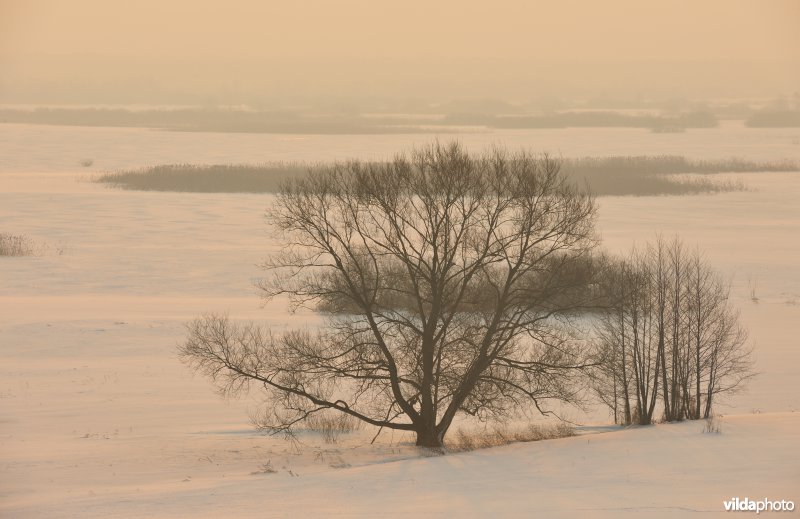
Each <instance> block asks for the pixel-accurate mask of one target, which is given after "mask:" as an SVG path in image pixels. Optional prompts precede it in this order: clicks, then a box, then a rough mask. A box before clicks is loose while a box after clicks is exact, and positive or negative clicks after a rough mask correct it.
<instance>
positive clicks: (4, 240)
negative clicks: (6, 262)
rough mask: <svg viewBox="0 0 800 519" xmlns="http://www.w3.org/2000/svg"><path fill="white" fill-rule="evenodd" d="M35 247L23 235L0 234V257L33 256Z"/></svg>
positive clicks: (31, 241)
mask: <svg viewBox="0 0 800 519" xmlns="http://www.w3.org/2000/svg"><path fill="white" fill-rule="evenodd" d="M35 253H36V246H35V244H34V243H33V240H31V239H30V238H29V237H28V236H26V235H25V234H8V233H0V256H33V255H34V254H35Z"/></svg>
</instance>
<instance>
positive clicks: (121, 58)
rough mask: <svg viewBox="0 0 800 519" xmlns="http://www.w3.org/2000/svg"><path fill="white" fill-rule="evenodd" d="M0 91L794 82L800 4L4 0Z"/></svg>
mask: <svg viewBox="0 0 800 519" xmlns="http://www.w3.org/2000/svg"><path fill="white" fill-rule="evenodd" d="M0 66H2V70H3V72H2V76H1V77H0V102H2V101H6V102H8V101H9V100H10V101H13V100H19V101H25V99H22V98H24V97H26V96H28V97H37V96H38V97H40V98H42V99H41V101H43V102H47V101H48V99H44V98H45V97H48V96H49V97H50V100H49V101H51V102H58V101H59V99H61V100H62V101H69V99H70V98H74V99H73V100H76V101H77V100H80V101H82V102H91V100H95V101H96V102H110V101H114V100H115V99H118V100H119V101H120V102H124V101H127V102H151V103H159V102H176V101H179V100H180V99H182V98H185V99H187V102H197V101H198V100H203V99H207V100H209V101H217V102H230V103H236V102H241V101H242V100H249V99H251V98H254V97H255V98H262V99H269V97H270V96H273V97H275V98H291V97H292V96H295V97H297V96H300V97H302V96H318V97H324V96H326V95H330V96H332V97H341V98H348V97H352V98H358V97H360V96H375V97H381V96H389V97H391V96H395V97H397V96H400V97H403V96H404V97H419V98H440V99H441V98H451V99H457V98H465V97H496V98H501V99H510V100H519V99H529V98H536V97H538V96H552V95H563V96H565V97H569V96H579V97H587V96H592V95H597V96H636V95H639V96H642V95H644V96H647V95H651V94H652V95H658V96H662V97H663V96H667V95H669V94H670V93H671V92H673V91H674V94H675V95H676V96H678V95H680V96H692V95H698V96H707V97H709V96H713V97H732V96H741V95H759V94H760V95H777V94H784V95H786V94H791V93H793V92H795V91H797V90H800V0H750V1H743V0H703V1H700V0H694V1H674V0H670V1H643V0H635V1H633V0H631V1H592V0H588V1H580V2H579V1H563V0H562V1H558V2H554V1H548V2H533V1H526V2H523V1H497V0H496V1H493V2H486V1H481V2H467V1H464V0H461V1H453V0H445V1H432V0H429V1H425V2H423V1H416V0H411V1H404V2H384V1H377V0H372V1H355V0H295V1H280V2H278V1H251V0H238V1H235V0H230V1H226V2H203V1H196V0H195V1H187V0H158V1H153V0H138V1H137V2H127V1H113V0H69V1H67V0H0Z"/></svg>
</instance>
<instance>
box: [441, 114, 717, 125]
mask: <svg viewBox="0 0 800 519" xmlns="http://www.w3.org/2000/svg"><path fill="white" fill-rule="evenodd" d="M443 121H444V124H449V125H466V126H475V125H479V126H488V127H490V128H506V129H515V128H520V129H523V128H568V127H581V128H592V127H597V128H608V127H618V128H653V129H660V128H678V129H681V128H714V127H716V126H717V125H718V124H719V122H718V121H717V118H716V117H715V116H714V114H712V113H710V112H692V113H685V114H680V115H643V114H626V113H622V112H614V111H589V112H559V113H554V114H548V115H478V114H455V115H448V116H446V117H445V118H444V120H443Z"/></svg>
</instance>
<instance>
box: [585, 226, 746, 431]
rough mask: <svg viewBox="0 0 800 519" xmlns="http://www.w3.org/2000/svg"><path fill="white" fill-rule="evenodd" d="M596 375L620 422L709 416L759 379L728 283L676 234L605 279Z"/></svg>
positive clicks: (628, 260) (599, 391) (600, 390)
mask: <svg viewBox="0 0 800 519" xmlns="http://www.w3.org/2000/svg"><path fill="white" fill-rule="evenodd" d="M605 282H606V283H607V285H608V288H607V294H608V297H609V305H608V308H607V309H606V311H604V312H603V313H602V314H601V318H600V325H599V327H598V330H599V331H598V337H599V341H600V352H599V353H600V356H599V361H598V368H597V371H596V376H595V378H594V384H595V389H596V392H597V394H598V395H599V397H600V398H601V400H602V401H603V402H604V403H605V404H606V405H608V407H609V408H610V409H611V410H612V412H613V415H614V419H615V421H616V422H618V423H624V424H631V423H638V424H649V423H652V422H653V420H654V418H656V417H658V416H659V415H657V413H661V415H660V416H661V417H662V418H663V419H664V420H667V421H674V420H683V419H698V418H708V417H709V416H710V415H711V413H712V410H713V406H714V404H715V402H716V398H717V396H718V395H720V394H722V393H728V392H734V391H736V390H737V389H739V388H740V387H741V386H742V383H743V382H744V381H745V380H747V379H748V378H749V377H751V376H752V370H751V367H752V360H751V354H750V350H749V347H748V346H747V334H746V332H745V330H744V329H743V328H742V327H741V326H740V324H739V320H738V313H737V312H736V311H735V310H734V309H733V308H732V307H731V305H730V303H729V288H728V286H727V284H726V283H725V282H724V281H723V280H722V279H721V278H720V276H719V275H718V274H716V273H715V272H714V271H713V269H711V268H710V267H709V265H708V264H707V263H706V262H705V260H704V259H703V257H702V255H701V254H700V252H699V251H698V250H688V249H687V248H686V247H685V246H684V245H683V244H682V243H681V242H680V241H679V240H678V239H677V238H675V239H673V240H672V241H669V242H667V241H665V240H664V239H662V238H658V240H657V241H656V243H655V244H652V245H648V246H647V247H646V248H645V249H643V250H635V251H633V252H632V253H631V254H630V255H629V256H628V257H627V258H625V259H623V260H620V261H618V262H617V263H616V265H614V266H613V268H611V269H610V273H609V274H608V275H607V276H606V281H605Z"/></svg>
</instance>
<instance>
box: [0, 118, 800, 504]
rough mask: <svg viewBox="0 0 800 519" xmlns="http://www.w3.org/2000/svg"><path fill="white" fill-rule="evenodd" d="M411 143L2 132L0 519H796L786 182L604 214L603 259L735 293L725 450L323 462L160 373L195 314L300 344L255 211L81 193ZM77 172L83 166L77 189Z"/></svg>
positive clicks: (623, 437)
mask: <svg viewBox="0 0 800 519" xmlns="http://www.w3.org/2000/svg"><path fill="white" fill-rule="evenodd" d="M714 132H716V133H714ZM461 138H462V140H464V141H465V143H467V144H468V145H470V146H472V147H476V148H481V147H483V146H484V145H486V144H488V143H492V142H504V143H506V144H508V145H509V146H518V145H521V144H525V145H526V146H535V147H536V148H537V149H542V150H549V151H554V152H561V153H563V154H564V155H569V156H575V155H587V154H589V155H601V154H605V155H608V154H615V153H618V154H626V155H636V154H667V153H672V154H683V155H687V156H691V157H695V158H704V157H707V158H712V157H715V158H725V157H729V156H731V155H736V156H740V157H742V158H749V159H758V160H770V159H785V158H789V159H795V160H798V159H800V131H798V130H796V129H788V130H747V129H744V128H738V127H734V128H723V129H721V130H714V131H712V130H697V131H694V130H692V131H690V132H687V133H686V134H650V133H647V132H644V131H641V130H624V129H620V130H597V129H590V130H586V129H584V130H574V131H570V130H555V131H553V130H549V131H527V132H504V133H503V134H502V135H499V134H488V135H487V134H470V135H467V136H461ZM423 140H424V138H423V137H421V136H367V137H359V136H349V137H347V136H310V137H304V138H301V139H300V140H297V139H295V138H294V137H291V136H274V135H273V136H269V135H267V136H264V135H241V136H240V135H222V134H178V133H165V132H149V131H146V130H134V129H98V128H67V127H61V128H55V127H35V126H20V125H0V232H11V233H14V234H18V233H25V234H28V235H29V236H30V237H31V238H32V239H34V240H36V241H37V242H39V243H41V244H46V245H47V247H46V248H45V249H44V251H43V254H42V255H40V256H36V257H23V258H0V516H2V517H231V516H238V517H268V516H281V517H293V516H303V515H306V516H321V515H325V516H327V515H340V516H352V515H362V516H373V515H376V514H377V513H378V511H382V513H384V514H387V515H392V514H395V515H401V514H406V513H411V512H414V513H421V514H423V515H440V516H449V515H453V514H454V513H457V514H458V515H461V516H467V517H469V516H486V515H494V516H497V517H502V516H526V517H527V516H531V515H534V514H538V515H540V516H543V517H580V516H583V517H617V516H620V515H623V514H625V513H627V514H629V515H632V516H633V515H637V516H638V515H652V516H673V515H683V514H685V513H687V512H691V511H699V512H712V514H711V515H714V513H720V514H721V513H724V512H723V510H724V509H723V504H722V501H723V500H727V499H731V498H732V497H737V496H738V497H741V498H744V497H750V498H751V499H762V498H770V499H781V498H783V499H792V500H794V501H795V502H797V501H798V500H800V493H798V491H797V489H798V488H800V454H798V450H797V447H798V445H799V444H800V412H798V410H800V393H799V392H798V391H797V389H796V388H797V386H796V380H797V377H798V375H800V350H799V349H798V347H797V346H798V342H797V337H800V304H798V303H800V268H799V267H798V266H799V265H800V239H798V237H800V203H798V200H800V174H797V173H770V174H764V173H760V174H741V175H735V176H733V177H734V178H735V179H738V180H742V181H743V182H744V183H745V184H746V185H747V186H748V187H750V188H751V190H750V191H746V192H739V193H726V194H719V195H698V196H691V197H679V198H676V197H639V198H632V197H609V198H602V199H600V222H599V230H600V232H601V233H602V235H603V241H604V246H605V247H607V248H608V249H610V250H614V251H625V250H627V249H628V248H630V247H631V246H632V245H633V244H634V243H641V242H643V241H645V240H649V239H652V238H653V236H654V235H655V233H656V232H658V231H661V232H664V233H666V234H671V233H674V232H677V233H680V235H681V236H682V237H683V238H684V240H685V241H686V242H687V243H688V244H690V245H692V244H695V243H696V244H698V245H699V246H700V247H701V248H702V249H703V250H705V251H706V254H707V256H708V258H709V260H710V261H711V262H712V263H713V264H715V265H717V266H718V267H719V268H720V270H721V271H723V272H724V273H725V274H726V275H728V276H730V277H731V281H732V286H733V296H734V298H735V300H736V302H737V305H738V306H739V308H740V309H741V312H742V319H743V322H744V324H745V325H746V326H747V327H748V328H749V330H750V336H751V339H752V341H753V343H754V345H755V348H756V353H757V365H756V369H757V370H758V371H760V372H761V373H762V374H761V375H760V376H759V377H758V378H757V379H755V380H754V381H753V382H752V383H751V384H750V388H749V390H748V391H747V392H746V393H744V394H742V395H738V396H736V397H735V398H734V399H732V400H731V401H730V402H728V405H727V406H725V407H722V408H720V411H721V412H723V413H724V414H725V417H724V418H723V419H722V420H721V429H722V432H721V434H703V433H702V428H703V425H704V424H703V423H684V424H679V425H659V426H656V427H651V428H632V429H626V430H618V429H617V428H613V427H598V426H587V427H585V428H583V429H581V432H582V433H583V434H582V435H580V436H578V437H574V438H565V439H561V440H553V441H547V442H539V443H535V444H519V445H511V446H507V447H503V448H497V449H490V450H486V451H481V452H472V453H465V454H455V455H449V456H446V457H419V455H418V454H417V453H416V452H415V449H414V448H413V447H411V446H410V445H408V443H407V441H406V440H407V439H406V438H403V437H401V436H399V435H395V436H392V435H391V434H390V433H384V434H382V435H381V436H380V437H379V439H378V441H377V442H376V444H375V445H370V444H369V441H370V440H371V438H372V435H373V434H374V431H371V430H362V431H358V432H356V433H354V434H351V435H346V436H343V437H342V438H341V439H340V440H339V442H338V443H336V444H325V443H324V442H322V440H321V438H319V437H317V436H314V435H305V436H301V438H300V440H301V441H302V443H301V444H299V445H294V444H291V443H287V442H285V441H283V440H282V439H280V438H270V437H265V436H263V435H261V434H259V433H257V432H255V431H253V430H252V428H251V426H250V425H249V420H248V409H252V408H254V406H256V405H257V403H258V402H257V398H256V397H253V398H251V399H249V400H248V399H245V400H241V401H240V400H237V401H224V400H221V399H220V398H219V397H217V396H216V395H215V394H214V392H213V390H212V388H211V387H210V385H209V383H208V382H207V381H206V380H204V379H202V378H200V377H194V376H193V375H192V374H191V373H190V372H189V371H188V370H187V369H186V368H185V367H184V366H183V365H182V364H180V362H179V361H178V360H177V358H176V356H175V346H176V344H177V343H178V342H179V341H180V340H181V339H182V337H183V334H184V330H183V323H184V322H186V321H187V320H188V319H191V318H192V317H194V316H196V315H198V314H200V313H202V312H206V311H228V312H229V313H230V314H231V315H232V316H235V317H237V318H238V317H241V318H253V319H259V320H262V321H266V322H268V323H270V324H272V325H274V326H286V325H289V326H302V325H304V324H308V325H313V324H314V323H315V322H316V318H315V316H314V315H311V314H309V313H304V312H298V313H296V314H289V313H287V311H286V308H285V306H284V305H283V304H282V303H281V302H280V301H275V302H272V303H270V304H269V305H267V306H263V305H262V302H261V301H260V300H259V299H258V297H257V294H256V291H255V289H254V288H253V284H252V282H253V280H254V279H256V278H257V277H258V276H260V274H261V272H260V270H259V269H258V267H257V264H258V263H259V262H260V261H261V260H262V259H263V258H264V256H265V255H267V254H268V253H269V251H270V250H271V248H272V247H274V246H276V245H277V244H275V243H274V242H272V241H271V238H270V236H269V233H268V229H267V228H266V226H265V224H264V220H263V211H264V209H265V208H266V207H267V205H268V204H269V201H270V197H269V196H263V195H229V194H226V195H215V194H180V193H140V192H126V191H116V190H112V189H109V188H107V187H104V186H101V185H97V184H92V183H89V182H86V181H85V178H83V177H85V174H86V173H87V172H91V171H92V170H102V169H114V168H118V167H135V166H143V165H148V164H156V163H164V162H194V163H204V162H205V163H208V162H257V161H267V160H287V159H288V160H291V159H301V160H327V159H330V158H344V157H352V156H366V157H373V158H374V157H386V156H388V155H390V154H391V153H392V152H393V151H395V150H397V149H401V148H403V147H406V146H407V145H409V144H410V143H411V142H422V141H423ZM84 158H92V159H94V160H95V165H94V166H93V167H92V168H90V169H88V170H87V169H84V168H81V167H80V166H79V165H78V162H79V160H81V159H84ZM754 294H755V295H756V296H757V298H758V301H757V302H754V301H752V299H751V298H752V296H753V295H754ZM572 417H573V418H575V419H577V420H580V421H582V422H587V423H589V422H591V423H595V424H597V423H602V422H603V420H607V418H606V417H605V415H604V413H603V412H602V411H595V412H592V413H589V414H588V415H580V414H578V413H577V411H576V412H575V413H573V415H572ZM594 433H598V434H594ZM397 460H400V461H397ZM389 461H391V463H387V462H389ZM266 467H271V469H272V470H274V471H275V472H274V473H273V472H270V471H268V470H265V468H266ZM705 515H708V514H705V513H704V516H705Z"/></svg>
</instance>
